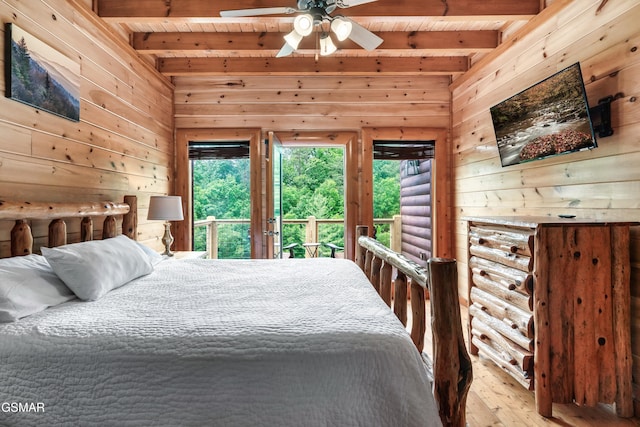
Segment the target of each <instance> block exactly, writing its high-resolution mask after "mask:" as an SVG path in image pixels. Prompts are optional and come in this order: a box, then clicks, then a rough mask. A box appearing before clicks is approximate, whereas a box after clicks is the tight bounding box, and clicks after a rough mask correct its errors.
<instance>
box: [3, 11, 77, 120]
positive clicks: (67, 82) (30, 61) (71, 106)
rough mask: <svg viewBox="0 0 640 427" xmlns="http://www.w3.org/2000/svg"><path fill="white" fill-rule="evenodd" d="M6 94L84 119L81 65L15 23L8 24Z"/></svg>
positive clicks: (41, 108) (69, 117)
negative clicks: (81, 99) (81, 115)
mask: <svg viewBox="0 0 640 427" xmlns="http://www.w3.org/2000/svg"><path fill="white" fill-rule="evenodd" d="M5 81H6V89H5V96H6V97H7V98H10V99H13V100H15V101H18V102H21V103H23V104H27V105H30V106H32V107H35V108H37V109H39V110H43V111H47V112H49V113H51V114H55V115H57V116H60V117H63V118H65V119H68V120H71V121H74V122H78V121H80V64H79V63H78V62H76V61H73V60H72V59H71V58H69V57H67V56H66V55H64V54H63V53H61V52H60V51H58V50H56V49H54V48H53V47H51V46H49V45H48V44H47V43H45V42H43V41H41V40H40V39H38V38H36V37H35V36H33V35H31V34H29V33H28V32H26V31H25V30H23V29H22V28H20V27H19V26H17V25H15V24H13V23H7V24H5Z"/></svg>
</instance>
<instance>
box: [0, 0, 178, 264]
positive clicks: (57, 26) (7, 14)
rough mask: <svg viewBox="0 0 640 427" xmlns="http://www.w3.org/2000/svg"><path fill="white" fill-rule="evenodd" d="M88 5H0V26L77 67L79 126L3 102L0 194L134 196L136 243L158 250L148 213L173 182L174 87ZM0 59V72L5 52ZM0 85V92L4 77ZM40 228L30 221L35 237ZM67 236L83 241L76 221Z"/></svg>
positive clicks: (4, 224) (10, 0)
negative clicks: (13, 28)
mask: <svg viewBox="0 0 640 427" xmlns="http://www.w3.org/2000/svg"><path fill="white" fill-rule="evenodd" d="M86 3H87V2H86V1H78V2H76V1H75V0H70V1H57V0H33V1H31V0H30V1H27V2H25V1H19V0H0V18H1V19H2V22H3V23H7V22H12V23H15V24H17V25H19V26H20V27H21V28H22V29H24V30H26V31H27V32H29V33H30V34H32V35H34V36H36V37H38V38H40V39H41V40H43V41H46V42H47V43H48V44H50V45H51V46H52V47H53V48H55V49H57V50H59V51H61V52H62V53H63V54H65V55H66V56H68V57H69V58H72V59H73V60H74V61H77V62H78V63H79V64H80V68H81V76H80V77H81V78H80V97H81V100H80V122H73V121H69V120H66V119H63V118H60V117H57V116H55V115H52V114H49V113H47V112H44V111H40V110H38V109H36V108H33V107H30V106H27V105H24V104H21V103H19V102H16V101H13V100H10V99H7V98H5V97H4V96H2V97H0V198H7V199H19V200H24V201H73V200H87V201H89V200H116V201H121V200H123V197H124V195H126V194H134V195H137V196H138V206H139V207H140V212H139V215H138V218H139V222H140V227H139V233H140V235H139V240H141V241H144V242H146V243H148V244H149V245H151V246H153V247H157V248H158V249H160V247H161V246H162V244H161V243H160V242H159V238H160V237H161V236H162V231H163V227H162V225H161V224H158V223H156V222H154V223H148V222H147V221H146V207H147V205H148V200H149V195H151V194H166V193H167V192H168V191H169V188H170V181H171V180H172V174H173V171H172V166H173V157H174V154H173V86H172V85H171V84H170V82H169V81H168V80H167V79H166V78H165V77H163V76H161V75H160V74H159V73H157V72H156V71H155V70H154V69H152V68H151V67H149V66H148V65H146V64H144V63H143V62H142V61H140V60H139V59H138V57H137V56H136V54H135V52H134V51H133V50H132V49H131V48H129V46H128V45H127V44H126V43H125V42H123V41H121V39H119V38H116V37H113V36H112V35H111V32H110V30H109V29H108V28H107V27H106V25H104V24H103V23H102V22H101V21H100V20H99V19H98V18H97V17H95V15H93V13H92V12H91V11H90V9H89V7H88V5H87V4H86ZM1 31H2V34H3V36H4V27H3V28H2V29H1ZM2 39H3V40H2V41H3V42H4V41H5V40H4V37H3V38H2ZM0 55H1V56H0V59H1V60H0V62H2V67H4V65H5V58H4V50H3V52H2V53H1V54H0ZM0 88H2V89H1V90H2V91H3V95H4V90H5V89H4V88H5V81H4V74H2V76H1V77H0ZM11 226H12V224H11V223H9V222H8V221H0V257H2V256H7V255H8V253H9V249H8V248H9V247H8V240H9V231H10V229H11ZM96 228H97V229H96V233H100V230H99V228H100V227H99V226H98V224H97V223H96ZM45 229H46V224H34V232H35V234H36V235H39V236H42V235H43V234H44V233H45ZM69 230H70V231H72V232H77V233H78V235H79V223H78V224H70V225H69ZM72 238H73V237H72ZM37 243H38V241H37ZM40 243H41V241H40Z"/></svg>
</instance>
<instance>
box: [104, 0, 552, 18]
mask: <svg viewBox="0 0 640 427" xmlns="http://www.w3.org/2000/svg"><path fill="white" fill-rule="evenodd" d="M540 4H541V2H540V0H518V1H514V0H491V1H476V0H471V1H469V0H467V1H461V0H421V1H415V0H394V1H379V2H373V3H367V4H364V5H360V6H356V7H353V8H345V9H340V8H339V9H338V10H337V11H336V12H334V13H338V14H341V15H345V16H362V17H367V16H380V17H385V16H386V17H388V16H406V17H412V16H418V17H425V16H434V17H470V16H484V17H488V18H491V19H507V18H508V19H511V20H513V19H530V18H531V17H533V16H534V15H536V14H537V13H539V12H540ZM295 5H296V2H295V0H220V1H215V2H213V1H211V0H136V1H122V0H94V11H95V12H96V13H97V14H98V16H100V17H101V18H105V19H110V18H117V19H116V20H117V21H118V22H126V21H127V20H128V19H132V20H135V21H138V22H140V19H141V18H149V19H155V20H158V21H159V22H160V21H168V20H171V19H173V18H180V19H181V20H184V19H185V18H193V19H194V20H198V21H199V22H202V21H203V20H207V19H210V18H217V19H221V18H220V11H221V10H233V9H252V8H258V7H281V6H291V7H295ZM244 19H246V18H244Z"/></svg>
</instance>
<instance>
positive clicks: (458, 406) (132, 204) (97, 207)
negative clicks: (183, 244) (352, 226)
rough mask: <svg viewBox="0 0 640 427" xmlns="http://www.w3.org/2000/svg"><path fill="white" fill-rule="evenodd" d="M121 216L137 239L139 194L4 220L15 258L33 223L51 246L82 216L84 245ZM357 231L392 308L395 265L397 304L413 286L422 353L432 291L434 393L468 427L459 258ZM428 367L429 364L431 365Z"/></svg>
mask: <svg viewBox="0 0 640 427" xmlns="http://www.w3.org/2000/svg"><path fill="white" fill-rule="evenodd" d="M116 216H122V228H121V230H122V234H125V235H127V236H128V237H130V238H131V239H133V240H136V238H137V225H138V219H137V198H136V196H125V198H124V202H123V203H115V202H96V203H29V202H14V201H5V200H0V220H12V221H15V225H14V227H13V229H12V230H11V256H24V255H29V254H31V253H33V251H34V238H33V235H32V232H31V227H30V226H29V223H28V222H27V221H28V220H34V221H35V220H51V222H50V223H49V230H48V242H47V243H48V244H47V245H46V246H48V247H55V246H61V245H64V244H66V243H67V226H66V223H65V221H64V219H68V218H82V222H81V225H80V241H89V240H92V239H93V237H94V232H93V219H92V217H105V219H104V223H103V228H102V238H103V239H106V238H110V237H115V236H116V235H117V234H118V231H119V227H118V223H117V221H116ZM357 233H358V235H359V236H360V237H359V239H358V249H357V251H356V262H357V263H358V265H359V266H360V267H361V268H362V269H363V270H364V272H365V274H366V275H367V277H368V278H369V280H370V281H371V283H372V284H373V286H374V287H375V289H376V290H377V291H378V293H379V294H380V295H381V297H382V298H383V300H384V301H385V302H386V303H387V304H388V305H389V306H391V305H392V298H391V282H392V277H391V272H392V269H393V268H394V267H395V268H396V269H397V271H398V274H397V277H396V279H395V301H406V300H407V285H408V284H410V287H411V308H412V329H411V338H412V340H413V342H414V344H415V345H416V347H417V349H418V351H420V352H421V353H422V350H423V347H424V334H425V331H426V323H425V319H426V316H425V290H426V289H428V290H429V292H430V301H431V319H432V320H431V325H432V331H433V359H434V364H433V367H434V369H433V370H432V372H433V379H434V385H433V390H434V395H435V399H436V403H437V405H438V411H439V415H440V418H441V420H442V423H443V425H445V426H454V427H462V426H464V425H465V419H466V418H465V405H466V397H467V393H468V390H469V387H470V385H471V380H472V370H471V360H470V358H469V354H468V353H467V351H466V348H465V344H464V338H463V335H462V322H461V319H460V306H459V303H458V287H457V271H456V262H455V260H447V259H438V258H432V259H430V260H429V262H428V267H427V268H426V269H425V268H423V267H421V266H419V265H417V264H415V263H414V262H412V261H410V260H408V259H406V258H405V257H403V256H402V255H400V254H398V253H396V252H393V251H391V250H390V249H388V248H386V247H385V246H383V245H382V244H380V243H379V242H377V241H376V240H374V239H371V238H369V237H366V236H367V234H368V228H367V227H364V226H359V227H358V229H357ZM393 306H394V312H395V313H396V315H397V316H398V318H399V319H400V321H401V322H402V323H403V324H404V325H406V324H407V305H406V304H393ZM424 356H425V355H424V354H423V357H424ZM427 363H428V364H429V365H430V362H427Z"/></svg>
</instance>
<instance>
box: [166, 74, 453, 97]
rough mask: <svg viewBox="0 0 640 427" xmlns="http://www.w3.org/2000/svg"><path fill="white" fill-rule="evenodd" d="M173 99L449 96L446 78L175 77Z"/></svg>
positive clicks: (448, 80)
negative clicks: (268, 94)
mask: <svg viewBox="0 0 640 427" xmlns="http://www.w3.org/2000/svg"><path fill="white" fill-rule="evenodd" d="M173 83H174V84H175V87H176V89H175V96H176V97H181V96H182V97H187V96H189V94H190V93H191V94H193V93H196V92H197V93H220V92H227V93H229V92H231V91H235V92H243V91H248V92H249V93H254V92H256V91H260V90H263V91H264V90H269V89H271V90H273V91H275V92H279V91H285V92H287V91H297V92H299V93H302V92H308V91H311V92H319V91H324V92H340V93H342V92H344V91H360V92H364V91H388V90H394V91H417V90H421V91H424V92H425V93H426V94H436V93H437V94H440V95H438V96H449V84H450V83H451V81H450V79H449V78H448V77H447V76H370V77H358V78H347V79H345V78H342V77H341V76H313V77H311V76H307V77H302V78H298V79H292V78H290V77H288V76H244V77H242V78H240V77H234V76H188V77H174V78H173Z"/></svg>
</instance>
